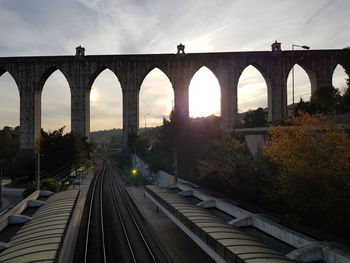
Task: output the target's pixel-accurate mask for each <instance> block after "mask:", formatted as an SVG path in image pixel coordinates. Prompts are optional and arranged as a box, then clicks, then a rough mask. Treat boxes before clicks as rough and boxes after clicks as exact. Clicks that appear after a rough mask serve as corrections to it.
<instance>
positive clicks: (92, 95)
mask: <svg viewBox="0 0 350 263" xmlns="http://www.w3.org/2000/svg"><path fill="white" fill-rule="evenodd" d="M90 100H91V101H97V91H96V90H95V89H93V90H91V92H90Z"/></svg>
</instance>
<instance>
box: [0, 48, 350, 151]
mask: <svg viewBox="0 0 350 263" xmlns="http://www.w3.org/2000/svg"><path fill="white" fill-rule="evenodd" d="M294 64H299V65H302V67H303V68H304V69H305V71H306V72H307V73H308V74H309V77H310V79H311V85H312V87H313V88H312V89H313V91H314V90H316V89H317V88H318V87H321V86H330V85H332V76H333V71H334V69H335V67H336V66H337V65H338V64H340V65H342V66H343V67H344V68H345V69H347V70H349V69H350V50H348V49H338V50H297V51H296V50H295V51H291V50H289V51H282V50H281V49H280V48H279V47H278V48H276V46H275V44H274V45H273V46H272V50H271V51H256V52H254V51H253V52H221V53H192V54H186V53H185V52H183V51H182V52H178V54H148V55H147V54H145V55H94V56H86V55H85V53H84V52H82V48H81V47H79V48H78V49H77V53H76V55H75V56H46V57H45V56H43V57H1V58H0V69H2V70H0V75H1V73H3V71H4V70H5V71H9V72H10V74H11V75H12V76H13V78H14V79H15V81H16V83H17V86H18V89H19V91H20V126H21V136H20V149H21V150H22V151H29V152H30V151H32V150H33V142H34V140H35V138H36V137H37V136H38V135H39V131H40V98H39V96H38V92H37V91H38V90H40V83H41V80H42V79H43V78H45V76H44V75H45V72H47V70H49V69H54V68H57V69H60V71H61V72H62V73H63V74H64V75H65V76H66V78H67V81H68V83H69V86H70V90H71V127H72V130H73V131H76V132H79V133H80V134H81V135H83V136H87V137H88V136H89V132H90V130H89V119H90V116H89V99H90V98H89V89H90V88H91V85H92V82H93V81H92V80H93V79H94V75H95V76H97V75H98V74H97V75H96V72H99V71H100V70H101V69H102V68H109V69H110V70H111V71H113V72H114V73H115V74H116V76H117V78H118V80H119V82H120V85H121V88H122V93H123V131H124V138H127V135H128V134H129V133H130V132H132V131H137V129H138V123H139V112H138V101H139V97H138V95H139V90H140V87H141V84H142V81H143V79H144V77H145V76H146V75H147V73H148V72H150V71H151V70H152V69H153V68H154V67H155V65H156V67H158V68H159V69H161V70H162V71H163V72H164V73H165V74H166V76H168V78H169V80H170V82H171V84H172V86H173V89H174V99H175V110H177V111H179V112H181V114H182V115H183V116H184V117H188V106H189V101H188V87H189V83H190V81H191V78H192V76H193V74H194V73H195V72H196V71H197V69H199V68H201V67H202V66H206V67H207V68H209V69H210V70H211V71H212V72H213V73H214V74H215V76H216V78H217V79H218V81H219V84H220V88H221V116H222V120H223V128H224V129H225V130H230V129H233V128H234V127H235V125H236V119H237V85H238V81H239V77H240V75H241V73H242V72H243V70H244V68H245V67H247V66H248V65H254V66H255V67H256V66H258V67H259V71H260V72H264V73H263V76H264V77H265V76H267V78H268V83H267V85H268V88H269V92H270V94H269V108H270V120H272V121H275V120H280V119H282V118H285V117H287V78H288V73H289V71H290V69H291V68H292V67H293V65H294ZM310 74H311V75H310ZM265 79H266V78H265Z"/></svg>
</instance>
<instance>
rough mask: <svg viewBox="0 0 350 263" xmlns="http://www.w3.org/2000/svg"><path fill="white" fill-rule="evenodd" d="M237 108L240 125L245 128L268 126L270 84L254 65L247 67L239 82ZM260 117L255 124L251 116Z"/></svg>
mask: <svg viewBox="0 0 350 263" xmlns="http://www.w3.org/2000/svg"><path fill="white" fill-rule="evenodd" d="M237 100H238V102H237V107H238V113H239V114H238V118H239V120H238V121H239V123H240V125H241V126H243V127H258V126H266V122H267V120H268V114H269V112H268V110H269V108H268V105H269V103H268V84H267V81H266V79H265V78H264V76H263V75H262V73H261V72H260V71H259V70H258V69H257V68H256V67H255V66H253V65H249V66H248V67H246V68H245V69H244V70H243V72H242V73H241V76H240V78H239V81H238V86H237ZM253 112H254V113H256V115H257V116H258V117H259V118H258V119H259V120H258V121H257V122H256V123H255V122H254V121H253V120H250V117H249V116H250V115H249V114H252V113H253Z"/></svg>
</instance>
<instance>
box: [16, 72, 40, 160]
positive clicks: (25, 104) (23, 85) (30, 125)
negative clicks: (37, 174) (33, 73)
mask: <svg viewBox="0 0 350 263" xmlns="http://www.w3.org/2000/svg"><path fill="white" fill-rule="evenodd" d="M32 83H34V82H33V81H30V80H28V79H27V78H21V79H20V80H19V81H18V88H19V94H20V145H19V151H18V158H20V159H28V158H32V157H33V156H34V155H33V154H34V141H35V139H36V138H38V137H39V136H40V129H41V91H39V90H37V89H36V88H35V85H32Z"/></svg>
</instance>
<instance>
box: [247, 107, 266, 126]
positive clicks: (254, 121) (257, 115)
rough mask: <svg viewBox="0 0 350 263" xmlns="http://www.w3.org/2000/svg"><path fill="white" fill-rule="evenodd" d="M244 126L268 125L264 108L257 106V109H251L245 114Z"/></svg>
mask: <svg viewBox="0 0 350 263" xmlns="http://www.w3.org/2000/svg"><path fill="white" fill-rule="evenodd" d="M243 120H244V126H245V127H246V128H253V127H265V126H266V125H267V121H266V112H265V111H264V109H263V108H257V109H256V110H249V111H248V112H247V113H246V114H245V115H244V118H243Z"/></svg>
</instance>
